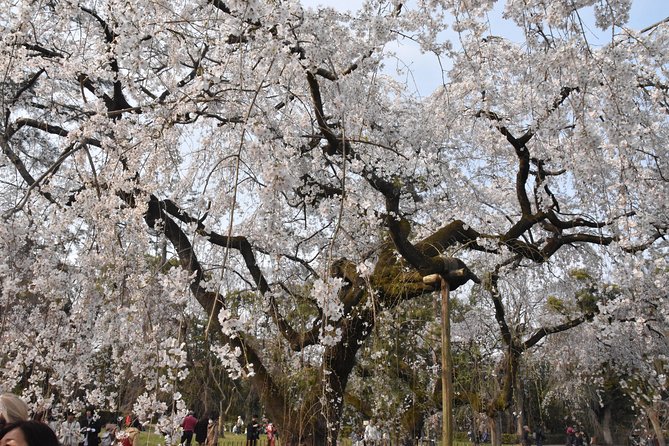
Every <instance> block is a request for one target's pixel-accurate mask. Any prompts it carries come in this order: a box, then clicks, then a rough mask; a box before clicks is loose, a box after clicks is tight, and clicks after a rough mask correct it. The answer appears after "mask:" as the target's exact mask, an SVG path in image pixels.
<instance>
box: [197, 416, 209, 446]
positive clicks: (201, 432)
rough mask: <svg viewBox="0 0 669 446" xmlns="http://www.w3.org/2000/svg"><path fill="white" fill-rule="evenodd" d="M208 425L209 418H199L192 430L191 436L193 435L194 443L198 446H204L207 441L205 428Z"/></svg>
mask: <svg viewBox="0 0 669 446" xmlns="http://www.w3.org/2000/svg"><path fill="white" fill-rule="evenodd" d="M208 425H209V417H202V418H200V419H199V420H198V421H197V423H195V427H194V428H193V434H194V435H195V441H196V442H197V444H198V446H204V444H205V443H206V441H207V426H208Z"/></svg>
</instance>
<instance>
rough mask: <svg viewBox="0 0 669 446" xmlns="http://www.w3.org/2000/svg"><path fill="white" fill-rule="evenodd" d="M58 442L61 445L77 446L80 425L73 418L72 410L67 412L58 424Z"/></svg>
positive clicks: (79, 437)
mask: <svg viewBox="0 0 669 446" xmlns="http://www.w3.org/2000/svg"><path fill="white" fill-rule="evenodd" d="M58 433H59V437H60V443H61V444H62V445H63V446H78V445H79V442H80V441H81V425H80V424H79V422H78V421H77V420H75V419H74V414H73V413H72V412H68V413H67V418H66V419H65V421H63V423H62V424H61V425H60V429H59V431H58Z"/></svg>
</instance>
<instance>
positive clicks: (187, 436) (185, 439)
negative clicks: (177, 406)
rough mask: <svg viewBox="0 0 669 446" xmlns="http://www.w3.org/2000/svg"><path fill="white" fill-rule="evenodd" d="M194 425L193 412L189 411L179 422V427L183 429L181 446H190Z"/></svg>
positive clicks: (195, 421) (195, 420)
mask: <svg viewBox="0 0 669 446" xmlns="http://www.w3.org/2000/svg"><path fill="white" fill-rule="evenodd" d="M196 424H197V418H195V412H193V411H192V410H191V411H190V412H188V415H186V417H185V418H184V419H183V421H182V422H181V427H182V429H183V433H182V434H181V444H182V445H185V446H190V444H191V442H192V441H193V431H194V430H195V425H196Z"/></svg>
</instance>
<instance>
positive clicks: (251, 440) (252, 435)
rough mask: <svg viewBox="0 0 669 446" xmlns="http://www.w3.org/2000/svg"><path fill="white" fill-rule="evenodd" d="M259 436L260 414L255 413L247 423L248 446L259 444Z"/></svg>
mask: <svg viewBox="0 0 669 446" xmlns="http://www.w3.org/2000/svg"><path fill="white" fill-rule="evenodd" d="M259 438H260V423H258V415H253V418H251V421H249V424H247V425H246V446H258V439H259Z"/></svg>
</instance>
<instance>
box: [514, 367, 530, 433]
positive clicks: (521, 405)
mask: <svg viewBox="0 0 669 446" xmlns="http://www.w3.org/2000/svg"><path fill="white" fill-rule="evenodd" d="M515 385H516V398H515V400H516V417H515V418H516V420H515V421H516V425H515V426H514V427H515V428H516V435H518V438H519V439H520V438H523V426H524V425H526V424H529V420H528V418H527V414H526V413H525V388H524V387H523V380H522V379H516V380H515Z"/></svg>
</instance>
